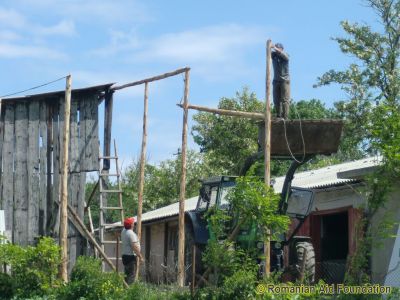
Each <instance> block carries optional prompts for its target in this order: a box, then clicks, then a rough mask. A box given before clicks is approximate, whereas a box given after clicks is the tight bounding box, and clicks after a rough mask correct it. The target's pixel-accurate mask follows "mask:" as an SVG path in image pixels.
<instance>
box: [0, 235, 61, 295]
mask: <svg viewBox="0 0 400 300" xmlns="http://www.w3.org/2000/svg"><path fill="white" fill-rule="evenodd" d="M60 262H61V258H60V248H59V246H58V245H57V244H56V243H55V242H54V240H53V239H51V238H48V237H44V238H41V239H40V240H39V243H38V245H37V246H36V247H30V246H28V247H21V246H18V245H13V244H9V243H7V244H1V245H0V263H5V264H7V265H9V266H10V267H11V270H12V275H11V280H12V282H13V288H14V294H15V295H16V296H17V298H30V297H34V296H43V295H51V294H52V293H53V291H54V288H55V287H57V286H59V285H60V281H59V280H58V279H57V273H58V266H59V265H60ZM4 278H5V277H4ZM5 280H6V279H5Z"/></svg>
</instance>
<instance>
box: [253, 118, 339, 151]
mask: <svg viewBox="0 0 400 300" xmlns="http://www.w3.org/2000/svg"><path fill="white" fill-rule="evenodd" d="M343 124H344V122H343V121H342V120H331V119H322V120H283V119H274V120H272V122H271V156H273V157H282V158H286V157H287V158H290V157H291V156H292V155H293V156H295V157H302V156H303V155H313V154H323V155H330V154H332V153H336V152H337V150H338V147H339V142H340V136H341V134H342V129H343ZM264 141H265V127H264V121H261V122H258V143H259V145H260V146H261V149H262V151H264ZM303 141H304V142H303Z"/></svg>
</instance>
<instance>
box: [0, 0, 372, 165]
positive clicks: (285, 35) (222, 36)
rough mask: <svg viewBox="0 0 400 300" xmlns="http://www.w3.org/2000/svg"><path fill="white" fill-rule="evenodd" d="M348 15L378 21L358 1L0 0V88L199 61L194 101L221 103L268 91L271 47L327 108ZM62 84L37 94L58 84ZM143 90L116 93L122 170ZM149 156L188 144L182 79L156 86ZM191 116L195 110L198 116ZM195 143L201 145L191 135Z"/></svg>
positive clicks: (298, 83)
mask: <svg viewBox="0 0 400 300" xmlns="http://www.w3.org/2000/svg"><path fill="white" fill-rule="evenodd" d="M341 20H349V21H351V22H359V23H362V22H365V23H368V24H371V25H376V16H375V15H374V14H373V12H372V10H371V9H369V8H367V7H366V6H365V5H364V4H363V3H362V2H361V1H360V0H335V1H331V0H313V1H312V0H303V1H295V0H286V1H284V0H282V1H261V0H259V1H246V2H244V1H232V0H231V1H208V0H203V1H173V0H171V1H161V0H159V1H142V2H139V1H127V0H115V1H108V0H101V1H100V0H96V1H95V0H86V1H83V0H82V1H77V0H69V1H67V0H60V1H56V0H13V1H11V0H10V1H9V0H3V1H1V2H0V64H1V68H0V79H1V85H0V94H1V95H4V94H7V93H11V92H14V91H18V90H22V89H25V88H29V87H32V86H35V85H37V84H40V83H44V82H47V81H51V80H53V79H56V78H59V77H61V76H64V75H66V74H68V73H70V74H72V77H73V87H74V88H81V87H86V86H90V85H95V84H102V83H108V82H116V83H118V84H123V83H126V82H130V81H135V80H139V79H142V78H146V77H151V76H154V75H158V74H161V73H165V72H168V71H172V70H175V69H178V68H181V67H185V66H189V67H191V78H190V96H189V101H190V102H191V103H194V104H199V105H206V106H212V107H215V106H216V105H217V103H218V100H219V99H220V98H221V97H231V96H234V95H235V92H236V91H239V90H241V89H242V88H243V87H244V86H248V87H249V88H250V90H251V91H254V92H255V93H256V94H257V96H258V97H259V98H261V99H262V98H264V94H265V43H266V40H267V39H269V38H270V39H272V41H273V42H278V41H279V42H281V43H283V44H284V46H285V49H286V50H287V52H288V53H289V55H290V58H291V61H290V70H291V79H292V98H293V99H294V100H295V101H297V100H301V99H311V98H317V99H321V100H322V101H323V102H325V103H326V104H327V106H330V105H332V103H333V102H334V101H336V100H339V99H344V97H345V95H343V94H342V93H341V91H340V89H338V88H337V87H328V88H319V89H314V88H312V85H313V84H314V83H315V82H316V78H317V77H318V76H320V75H322V74H323V73H324V72H325V71H327V70H329V69H332V68H335V69H343V68H345V66H346V65H347V64H348V63H349V62H350V61H351V58H350V57H347V56H345V55H343V54H342V53H341V52H340V50H339V48H338V46H337V45H336V43H335V42H334V41H332V40H331V39H330V38H331V37H333V36H343V35H344V33H343V31H342V30H341V27H340V24H339V23H340V21H341ZM64 86H65V83H64V82H58V83H56V84H53V85H51V86H48V87H45V88H42V89H40V90H37V92H42V91H48V90H60V89H63V88H64ZM143 88H144V87H143V86H142V87H135V88H130V89H127V90H123V91H118V92H116V94H115V106H114V124H113V137H114V138H115V139H116V141H117V144H118V148H119V152H120V156H121V158H122V160H123V163H124V166H127V165H128V164H129V162H130V161H131V160H132V159H134V158H137V157H138V156H139V153H140V145H141V130H142V111H143ZM149 92H150V93H149V139H148V157H149V160H150V162H153V163H154V162H159V161H160V160H163V159H166V158H171V157H172V155H173V153H176V151H177V149H178V147H180V143H181V128H182V112H181V110H180V109H178V108H177V107H176V105H175V104H176V103H178V102H179V101H180V100H181V98H182V95H183V77H182V76H177V77H175V78H170V79H167V80H163V81H159V82H156V83H152V84H150V86H149ZM191 115H193V112H192V113H191V114H190V116H191ZM189 145H190V146H191V148H195V145H194V143H193V141H192V139H191V137H189Z"/></svg>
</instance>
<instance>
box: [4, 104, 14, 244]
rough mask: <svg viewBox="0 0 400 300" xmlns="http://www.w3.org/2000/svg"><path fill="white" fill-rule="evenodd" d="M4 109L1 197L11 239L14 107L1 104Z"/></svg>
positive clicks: (12, 219)
mask: <svg viewBox="0 0 400 300" xmlns="http://www.w3.org/2000/svg"><path fill="white" fill-rule="evenodd" d="M2 111H4V122H3V123H4V143H3V151H2V152H3V174H2V180H1V182H2V185H3V187H2V188H3V189H2V191H1V199H2V202H3V209H4V210H5V221H6V233H7V234H8V235H9V238H11V239H12V241H14V239H13V235H12V231H13V223H14V209H13V207H14V140H15V137H14V107H13V106H12V105H7V106H4V105H2Z"/></svg>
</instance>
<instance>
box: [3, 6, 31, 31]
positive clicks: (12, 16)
mask: <svg viewBox="0 0 400 300" xmlns="http://www.w3.org/2000/svg"><path fill="white" fill-rule="evenodd" d="M0 24H2V25H3V26H7V27H11V28H21V27H23V26H24V25H25V24H26V20H25V17H24V16H23V15H22V14H21V13H19V12H17V11H16V10H14V9H6V8H2V7H0Z"/></svg>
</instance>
